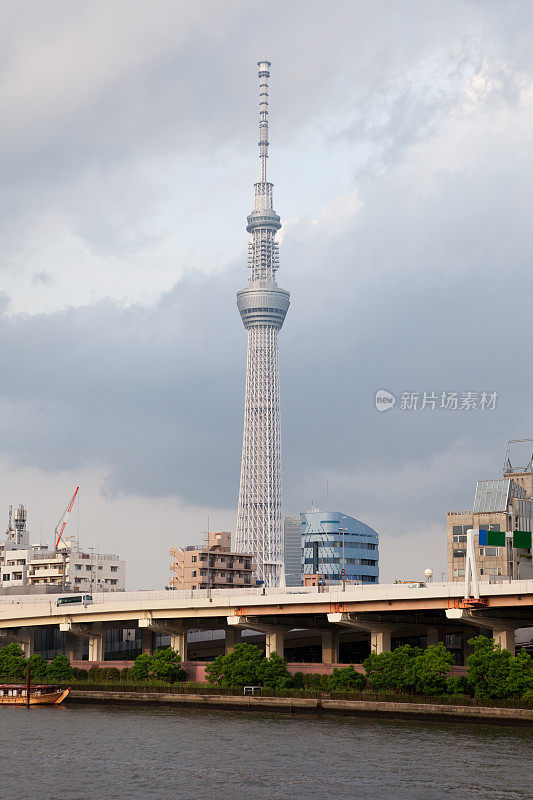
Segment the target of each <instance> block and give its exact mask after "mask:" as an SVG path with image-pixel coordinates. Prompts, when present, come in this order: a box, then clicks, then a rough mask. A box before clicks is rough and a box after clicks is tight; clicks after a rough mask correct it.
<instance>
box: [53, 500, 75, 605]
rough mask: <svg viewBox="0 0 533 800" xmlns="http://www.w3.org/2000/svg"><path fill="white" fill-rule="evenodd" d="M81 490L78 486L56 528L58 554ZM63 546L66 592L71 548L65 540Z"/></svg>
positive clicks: (64, 585)
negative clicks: (68, 557) (68, 556)
mask: <svg viewBox="0 0 533 800" xmlns="http://www.w3.org/2000/svg"><path fill="white" fill-rule="evenodd" d="M79 489H80V487H79V486H76V491H75V492H74V494H73V495H72V497H71V498H70V503H69V504H68V506H67V507H66V509H65V510H64V511H63V513H62V514H61V516H60V518H59V522H58V523H57V525H56V526H55V529H54V536H55V539H56V547H55V549H56V552H57V549H58V547H59V542H60V541H61V539H62V537H63V532H64V530H65V528H66V527H67V522H68V518H69V517H70V512H71V511H72V507H73V506H74V503H75V502H76V497H77V495H78V492H79ZM59 526H61V527H59ZM63 545H64V546H63V547H62V548H61V550H62V553H63V591H65V588H66V571H67V555H70V547H68V546H67V543H66V542H65V541H64V540H63Z"/></svg>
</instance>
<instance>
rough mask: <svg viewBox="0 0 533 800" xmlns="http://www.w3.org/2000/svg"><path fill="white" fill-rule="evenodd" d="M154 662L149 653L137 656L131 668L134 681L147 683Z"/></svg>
mask: <svg viewBox="0 0 533 800" xmlns="http://www.w3.org/2000/svg"><path fill="white" fill-rule="evenodd" d="M153 660H154V659H153V656H151V655H149V654H148V653H141V655H139V656H137V658H136V659H135V661H134V662H133V667H132V668H131V677H132V679H133V680H135V681H147V680H148V675H149V674H150V670H151V669H152V662H153Z"/></svg>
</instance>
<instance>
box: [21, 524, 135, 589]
mask: <svg viewBox="0 0 533 800" xmlns="http://www.w3.org/2000/svg"><path fill="white" fill-rule="evenodd" d="M61 544H62V543H61ZM91 549H92V548H91ZM63 576H64V579H63ZM125 583H126V564H125V562H124V561H121V560H120V558H119V556H118V555H113V554H111V553H95V552H94V551H93V552H90V553H87V552H86V551H85V550H83V548H82V547H80V545H79V543H78V542H77V541H76V540H75V539H74V538H73V537H71V538H69V537H66V539H65V546H64V547H60V548H59V549H58V550H49V549H48V548H47V547H40V546H36V547H34V548H33V552H32V555H31V558H30V561H29V564H28V585H29V586H39V585H42V584H54V585H56V586H59V587H63V586H64V587H65V588H66V589H67V590H74V591H80V592H123V591H124V589H125V588H126V587H125ZM60 591H61V589H60Z"/></svg>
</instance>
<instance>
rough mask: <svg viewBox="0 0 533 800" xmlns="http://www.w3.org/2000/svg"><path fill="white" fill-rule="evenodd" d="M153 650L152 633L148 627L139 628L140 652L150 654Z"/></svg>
mask: <svg viewBox="0 0 533 800" xmlns="http://www.w3.org/2000/svg"><path fill="white" fill-rule="evenodd" d="M153 652H154V634H153V631H151V630H149V629H148V628H141V653H143V654H144V655H148V656H151V655H152V653H153Z"/></svg>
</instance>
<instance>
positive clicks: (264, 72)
mask: <svg viewBox="0 0 533 800" xmlns="http://www.w3.org/2000/svg"><path fill="white" fill-rule="evenodd" d="M257 66H258V67H259V158H260V159H261V183H266V179H267V158H268V79H269V78H270V61H258V62H257Z"/></svg>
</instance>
